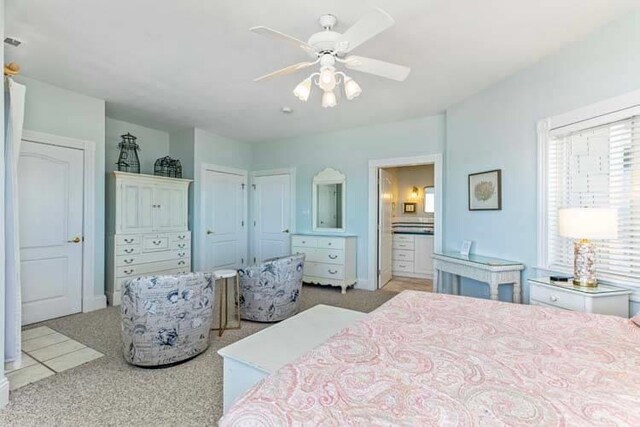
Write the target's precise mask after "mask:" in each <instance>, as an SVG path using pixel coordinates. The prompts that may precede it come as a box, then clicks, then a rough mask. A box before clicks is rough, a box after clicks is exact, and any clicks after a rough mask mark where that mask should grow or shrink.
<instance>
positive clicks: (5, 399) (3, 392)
mask: <svg viewBox="0 0 640 427" xmlns="http://www.w3.org/2000/svg"><path fill="white" fill-rule="evenodd" d="M8 404H9V380H8V379H7V377H5V376H3V377H2V378H0V408H4V407H5V406H7V405H8Z"/></svg>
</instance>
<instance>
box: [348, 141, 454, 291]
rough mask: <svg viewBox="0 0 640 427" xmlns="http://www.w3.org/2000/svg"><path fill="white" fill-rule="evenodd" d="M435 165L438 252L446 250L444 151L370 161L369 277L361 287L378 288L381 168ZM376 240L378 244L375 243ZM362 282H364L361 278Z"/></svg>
mask: <svg viewBox="0 0 640 427" xmlns="http://www.w3.org/2000/svg"><path fill="white" fill-rule="evenodd" d="M425 164H433V175H434V186H435V188H436V206H435V211H434V214H433V221H434V224H435V227H434V233H433V234H434V236H433V237H434V252H442V230H443V228H444V227H443V225H444V224H443V220H444V216H443V215H442V206H443V204H442V189H443V187H444V179H443V177H444V175H443V173H442V172H443V171H442V166H443V165H442V154H441V153H438V154H428V155H422V156H412V157H396V158H390V159H376V160H369V245H368V246H369V254H368V257H367V258H368V270H369V278H368V280H367V281H366V282H365V283H362V285H363V286H361V287H359V288H360V289H368V290H371V291H374V290H376V289H378V259H377V258H378V257H377V252H378V245H377V240H378V169H380V168H392V167H399V166H417V165H425ZM374 243H375V244H374ZM359 282H362V281H360V280H359Z"/></svg>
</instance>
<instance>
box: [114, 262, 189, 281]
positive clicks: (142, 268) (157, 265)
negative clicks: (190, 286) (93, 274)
mask: <svg viewBox="0 0 640 427" xmlns="http://www.w3.org/2000/svg"><path fill="white" fill-rule="evenodd" d="M190 265H191V260H190V259H189V258H185V259H179V260H171V261H160V262H150V263H146V264H138V265H129V266H122V267H116V277H136V276H143V275H147V274H149V275H154V274H158V272H159V271H165V270H173V269H190Z"/></svg>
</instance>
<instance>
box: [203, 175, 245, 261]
mask: <svg viewBox="0 0 640 427" xmlns="http://www.w3.org/2000/svg"><path fill="white" fill-rule="evenodd" d="M245 181H246V178H245V176H243V175H237V174H233V173H223V172H217V171H212V170H205V171H203V179H202V186H203V192H204V199H203V203H204V222H203V224H202V225H203V227H201V230H200V232H201V233H204V241H205V248H204V250H205V257H204V265H203V266H202V267H203V269H204V270H207V271H211V270H218V269H225V268H232V269H236V268H239V267H241V266H243V265H245V264H246V248H247V242H246V233H245V214H244V213H245V205H244V204H245V194H246V193H245V191H246V184H245Z"/></svg>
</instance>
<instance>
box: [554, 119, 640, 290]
mask: <svg viewBox="0 0 640 427" xmlns="http://www.w3.org/2000/svg"><path fill="white" fill-rule="evenodd" d="M547 156H548V157H547V170H548V181H547V183H548V188H547V233H548V234H547V242H548V246H547V256H548V260H547V264H548V265H549V268H551V269H554V270H561V271H562V270H567V271H572V269H573V240H572V239H568V238H565V237H561V236H559V235H558V209H560V208H563V207H594V208H595V207H603V208H605V207H612V208H616V209H617V210H618V221H619V223H618V239H616V240H608V241H598V242H595V244H596V253H597V261H596V268H597V271H598V277H599V278H600V279H604V280H611V281H625V282H629V281H637V282H638V283H640V115H636V116H633V117H627V118H626V119H623V120H616V121H613V122H611V123H607V124H603V125H598V126H595V127H590V128H587V129H580V130H572V131H569V132H567V133H564V134H563V133H562V132H561V131H560V132H558V131H554V132H553V134H552V136H551V137H550V140H549V145H548V151H547Z"/></svg>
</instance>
